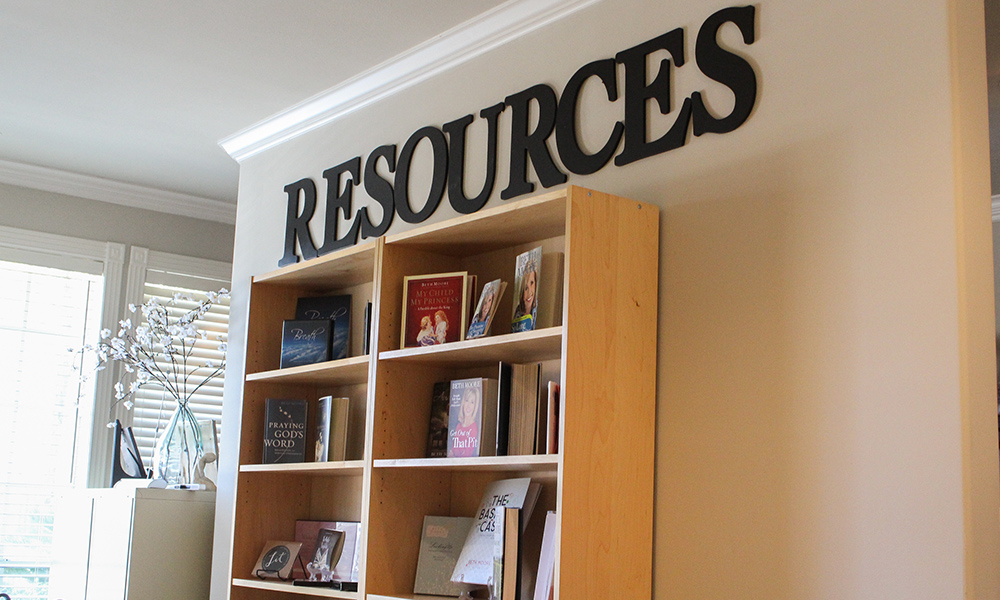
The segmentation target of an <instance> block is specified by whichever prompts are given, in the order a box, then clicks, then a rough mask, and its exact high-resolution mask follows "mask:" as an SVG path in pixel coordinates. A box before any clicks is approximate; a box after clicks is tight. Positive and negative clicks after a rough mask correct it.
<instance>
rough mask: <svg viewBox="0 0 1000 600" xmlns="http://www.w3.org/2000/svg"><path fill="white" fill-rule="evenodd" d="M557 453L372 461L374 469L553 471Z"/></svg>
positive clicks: (555, 467)
mask: <svg viewBox="0 0 1000 600" xmlns="http://www.w3.org/2000/svg"><path fill="white" fill-rule="evenodd" d="M558 466H559V455H558V454H533V455H525V456H481V457H478V458H396V459H387V458H383V459H378V460H376V461H374V467H375V468H376V469H426V470H434V471H555V470H556V469H557V468H558Z"/></svg>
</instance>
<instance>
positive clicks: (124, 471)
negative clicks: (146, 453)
mask: <svg viewBox="0 0 1000 600" xmlns="http://www.w3.org/2000/svg"><path fill="white" fill-rule="evenodd" d="M112 454H113V464H112V468H111V487H114V486H115V484H116V483H118V482H119V481H121V480H122V479H146V478H147V477H148V474H147V473H146V468H145V467H144V466H143V464H142V456H141V455H140V454H139V446H138V444H136V442H135V434H133V433H132V428H131V427H123V426H122V422H121V421H119V420H118V419H115V445H114V448H113V452H112Z"/></svg>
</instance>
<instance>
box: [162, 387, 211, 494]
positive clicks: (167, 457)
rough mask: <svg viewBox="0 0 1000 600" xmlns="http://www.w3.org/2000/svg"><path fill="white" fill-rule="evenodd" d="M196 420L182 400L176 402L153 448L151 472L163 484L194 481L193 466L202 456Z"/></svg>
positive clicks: (203, 450)
mask: <svg viewBox="0 0 1000 600" xmlns="http://www.w3.org/2000/svg"><path fill="white" fill-rule="evenodd" d="M204 453H205V449H204V447H203V446H202V443H201V430H200V428H199V427H198V419H196V418H195V416H194V413H192V412H191V409H189V408H188V406H187V403H186V402H183V403H182V402H178V403H177V408H175V409H174V414H173V415H171V416H170V420H169V421H168V422H167V426H166V427H165V428H164V429H163V433H161V434H160V437H159V438H158V439H157V440H156V448H155V450H154V451H153V475H154V476H155V477H159V478H161V479H164V480H165V481H166V482H167V485H176V484H191V483H194V473H195V469H196V468H197V467H198V461H199V460H201V457H202V455H204Z"/></svg>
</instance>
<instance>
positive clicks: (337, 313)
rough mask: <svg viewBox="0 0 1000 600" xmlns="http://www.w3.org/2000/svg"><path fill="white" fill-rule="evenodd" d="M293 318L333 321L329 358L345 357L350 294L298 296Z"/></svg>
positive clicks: (349, 323) (348, 337) (349, 315)
mask: <svg viewBox="0 0 1000 600" xmlns="http://www.w3.org/2000/svg"><path fill="white" fill-rule="evenodd" d="M295 318H296V319H299V320H317V319H320V320H330V321H333V322H334V323H333V338H332V340H331V346H330V347H331V350H330V360H337V359H340V358H347V355H348V352H349V350H350V349H349V348H348V341H349V340H350V338H351V296H350V295H341V296H316V297H308V298H299V299H298V302H297V303H296V305H295Z"/></svg>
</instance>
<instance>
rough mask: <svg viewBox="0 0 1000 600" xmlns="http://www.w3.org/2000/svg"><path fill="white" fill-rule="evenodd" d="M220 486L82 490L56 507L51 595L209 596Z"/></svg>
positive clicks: (101, 599) (150, 599)
mask: <svg viewBox="0 0 1000 600" xmlns="http://www.w3.org/2000/svg"><path fill="white" fill-rule="evenodd" d="M214 520H215V492H194V491H183V490H165V489H103V490H84V491H81V492H80V493H79V494H78V495H75V496H73V497H68V498H66V499H65V500H64V502H63V504H62V506H61V507H60V509H59V510H58V512H57V516H56V524H55V540H54V542H55V556H54V559H55V560H54V564H53V567H52V574H51V579H50V582H51V583H50V596H49V597H50V599H51V600H77V599H80V600H157V599H159V598H163V599H166V598H184V599H185V600H200V599H205V600H207V599H208V596H209V586H210V578H211V565H212V528H213V525H214Z"/></svg>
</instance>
